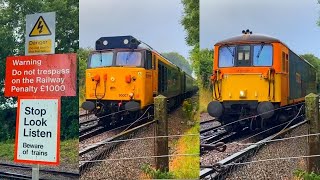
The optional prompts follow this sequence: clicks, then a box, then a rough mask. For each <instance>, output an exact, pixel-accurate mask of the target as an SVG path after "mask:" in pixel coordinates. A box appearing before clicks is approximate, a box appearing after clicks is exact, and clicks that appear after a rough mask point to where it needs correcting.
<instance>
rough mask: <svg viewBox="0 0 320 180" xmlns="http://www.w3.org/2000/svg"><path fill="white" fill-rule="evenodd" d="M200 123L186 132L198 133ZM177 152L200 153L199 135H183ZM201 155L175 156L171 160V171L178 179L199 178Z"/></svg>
mask: <svg viewBox="0 0 320 180" xmlns="http://www.w3.org/2000/svg"><path fill="white" fill-rule="evenodd" d="M199 127H200V126H199V123H197V124H196V125H195V126H193V127H192V128H190V129H189V130H188V131H186V132H185V134H198V133H199ZM176 147H177V151H176V153H177V154H200V148H199V147H200V139H199V136H183V137H182V138H180V139H179V140H178V144H177V146H176ZM199 156H200V155H197V156H174V157H173V159H172V161H171V162H170V168H169V169H170V172H172V173H173V175H174V177H175V178H176V179H190V178H192V179H197V178H199V172H200V166H199V165H200V162H199V160H200V158H199Z"/></svg>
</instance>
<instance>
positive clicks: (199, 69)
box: [191, 46, 213, 88]
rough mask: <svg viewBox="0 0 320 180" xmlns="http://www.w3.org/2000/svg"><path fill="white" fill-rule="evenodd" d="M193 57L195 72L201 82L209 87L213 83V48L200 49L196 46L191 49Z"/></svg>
mask: <svg viewBox="0 0 320 180" xmlns="http://www.w3.org/2000/svg"><path fill="white" fill-rule="evenodd" d="M191 57H192V58H191V59H193V64H192V65H193V68H194V72H195V74H196V75H197V77H198V81H199V84H200V85H202V86H203V87H206V88H209V87H210V85H211V82H210V80H209V79H210V76H211V74H212V69H213V50H209V49H201V50H200V49H199V47H197V46H196V47H195V48H194V49H193V50H192V51H191Z"/></svg>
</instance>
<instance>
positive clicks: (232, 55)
mask: <svg viewBox="0 0 320 180" xmlns="http://www.w3.org/2000/svg"><path fill="white" fill-rule="evenodd" d="M226 46H227V48H228V50H229V52H230V54H231V55H232V57H234V54H233V52H232V50H231V48H230V46H229V45H228V44H226Z"/></svg>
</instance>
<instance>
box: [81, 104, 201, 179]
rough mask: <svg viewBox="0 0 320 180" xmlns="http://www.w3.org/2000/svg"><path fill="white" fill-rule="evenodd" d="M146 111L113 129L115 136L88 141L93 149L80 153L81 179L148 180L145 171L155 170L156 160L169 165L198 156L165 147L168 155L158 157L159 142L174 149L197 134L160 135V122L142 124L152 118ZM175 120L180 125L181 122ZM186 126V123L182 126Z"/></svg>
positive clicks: (88, 144) (87, 144) (197, 155)
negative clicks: (132, 120) (178, 143)
mask: <svg viewBox="0 0 320 180" xmlns="http://www.w3.org/2000/svg"><path fill="white" fill-rule="evenodd" d="M164 103H167V101H164ZM148 110H150V109H149V108H147V109H146V110H145V112H144V113H142V115H141V116H140V117H139V118H137V119H136V120H135V121H134V122H132V123H131V124H129V125H128V126H125V127H123V128H120V129H116V130H117V133H116V134H115V135H113V136H112V137H109V136H108V138H107V139H105V140H100V141H91V142H90V140H88V141H87V142H86V144H85V146H86V147H87V148H90V147H95V148H94V149H92V150H90V151H81V152H80V159H79V163H80V174H81V179H99V178H107V179H119V178H120V179H143V178H151V177H145V176H146V175H147V176H148V173H145V172H146V169H145V168H146V167H152V168H155V167H156V166H157V160H159V158H168V159H169V162H172V161H174V160H175V159H176V158H179V157H199V154H198V153H181V152H180V151H177V149H175V148H168V153H166V154H161V155H159V154H158V153H159V151H158V150H159V148H160V149H161V146H160V145H159V144H158V142H157V141H158V140H159V139H167V140H168V141H169V143H171V145H169V147H175V145H174V143H176V142H177V141H178V139H179V138H182V137H191V138H199V134H198V133H195V134H193V133H188V134H180V133H181V132H177V131H172V132H175V134H172V133H171V134H170V133H169V134H168V135H160V133H159V124H160V123H159V122H160V120H157V121H156V120H153V121H148V123H149V124H148V123H146V121H144V120H146V119H149V118H150V117H152V115H150V114H149V113H148ZM161 112H162V111H161ZM110 115H111V114H110ZM160 119H161V118H160ZM178 119H179V118H178ZM176 121H178V123H181V121H180V120H176ZM145 124H147V125H145ZM185 125H187V124H186V123H185ZM157 131H158V132H157ZM128 132H130V133H128ZM157 145H158V146H159V147H157ZM197 146H198V145H197Z"/></svg>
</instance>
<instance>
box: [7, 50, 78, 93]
mask: <svg viewBox="0 0 320 180" xmlns="http://www.w3.org/2000/svg"><path fill="white" fill-rule="evenodd" d="M76 60H77V59H76V54H75V53H70V54H53V55H37V56H10V57H7V59H6V78H5V90H4V94H5V96H6V97H11V96H24V97H26V96H28V97H35V96H37V97H60V96H76V89H77V88H76V78H77V76H76V70H77V62H76Z"/></svg>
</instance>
